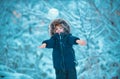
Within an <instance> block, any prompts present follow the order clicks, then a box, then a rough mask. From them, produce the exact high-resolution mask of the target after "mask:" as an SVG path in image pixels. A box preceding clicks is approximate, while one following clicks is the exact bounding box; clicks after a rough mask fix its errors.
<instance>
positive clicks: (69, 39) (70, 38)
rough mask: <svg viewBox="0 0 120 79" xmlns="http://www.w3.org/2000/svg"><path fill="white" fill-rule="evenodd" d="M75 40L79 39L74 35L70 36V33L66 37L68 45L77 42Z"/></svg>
mask: <svg viewBox="0 0 120 79" xmlns="http://www.w3.org/2000/svg"><path fill="white" fill-rule="evenodd" d="M76 40H79V38H78V37H75V36H72V35H70V36H69V38H68V42H69V44H70V45H74V44H77V43H76Z"/></svg>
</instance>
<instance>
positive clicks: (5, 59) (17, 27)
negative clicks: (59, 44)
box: [0, 0, 120, 79]
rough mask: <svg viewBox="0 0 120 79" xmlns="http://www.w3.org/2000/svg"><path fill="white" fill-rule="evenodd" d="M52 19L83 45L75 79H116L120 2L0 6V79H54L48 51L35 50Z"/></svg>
mask: <svg viewBox="0 0 120 79" xmlns="http://www.w3.org/2000/svg"><path fill="white" fill-rule="evenodd" d="M55 18H62V19H65V20H66V21H68V22H69V24H70V26H71V33H72V34H73V35H75V36H78V37H79V38H81V39H84V40H86V41H87V45H86V46H79V45H77V46H74V49H75V52H76V53H75V54H76V60H77V61H78V66H77V67H76V69H77V76H78V79H120V1H119V0H0V79H55V71H54V68H53V64H52V49H40V48H38V46H39V45H41V42H42V40H45V39H48V38H50V35H49V32H48V26H49V24H50V22H51V21H52V20H54V19H55Z"/></svg>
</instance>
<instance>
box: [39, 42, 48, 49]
mask: <svg viewBox="0 0 120 79" xmlns="http://www.w3.org/2000/svg"><path fill="white" fill-rule="evenodd" d="M46 45H47V44H46V43H43V44H42V45H41V46H39V48H46Z"/></svg>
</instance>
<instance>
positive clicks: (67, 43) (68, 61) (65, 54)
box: [43, 33, 79, 70]
mask: <svg viewBox="0 0 120 79" xmlns="http://www.w3.org/2000/svg"><path fill="white" fill-rule="evenodd" d="M77 39H79V38H77V37H74V36H72V35H71V34H64V33H61V34H57V33H56V34H54V35H53V36H52V37H51V38H50V39H48V40H45V41H43V43H46V44H47V46H46V48H53V53H52V58H53V65H54V68H55V69H65V70H68V69H72V68H75V64H76V63H75V52H74V50H73V48H72V46H73V45H74V44H77V43H76V40H77Z"/></svg>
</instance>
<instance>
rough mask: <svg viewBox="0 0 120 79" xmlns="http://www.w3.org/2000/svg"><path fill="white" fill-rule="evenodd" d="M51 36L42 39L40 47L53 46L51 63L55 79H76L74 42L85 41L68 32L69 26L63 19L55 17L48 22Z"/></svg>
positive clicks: (81, 43) (82, 43)
mask: <svg viewBox="0 0 120 79" xmlns="http://www.w3.org/2000/svg"><path fill="white" fill-rule="evenodd" d="M49 28H50V35H51V38H50V39H48V40H45V41H43V43H42V45H41V46H40V48H53V53H52V57H53V65H54V68H55V73H56V79H77V75H76V69H75V64H76V63H75V52H74V50H73V48H72V46H73V45H74V44H80V45H85V44H86V42H85V41H83V40H80V39H79V38H77V37H75V36H72V35H71V34H70V27H69V25H68V23H67V22H66V21H65V20H62V19H55V20H54V21H53V22H52V23H51V24H50V27H49Z"/></svg>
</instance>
